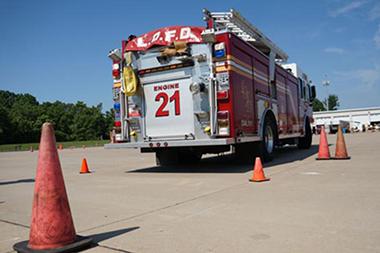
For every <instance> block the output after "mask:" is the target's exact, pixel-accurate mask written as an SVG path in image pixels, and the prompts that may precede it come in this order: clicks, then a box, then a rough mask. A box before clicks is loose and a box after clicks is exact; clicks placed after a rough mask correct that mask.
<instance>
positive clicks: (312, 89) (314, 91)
mask: <svg viewBox="0 0 380 253" xmlns="http://www.w3.org/2000/svg"><path fill="white" fill-rule="evenodd" d="M316 97H317V90H316V89H315V86H314V85H313V86H311V97H310V101H313V100H314V99H315V98H316Z"/></svg>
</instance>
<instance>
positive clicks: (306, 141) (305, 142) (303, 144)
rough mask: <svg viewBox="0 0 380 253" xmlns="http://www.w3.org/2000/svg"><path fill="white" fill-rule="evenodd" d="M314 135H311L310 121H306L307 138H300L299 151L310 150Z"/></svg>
mask: <svg viewBox="0 0 380 253" xmlns="http://www.w3.org/2000/svg"><path fill="white" fill-rule="evenodd" d="M312 137H313V136H312V133H311V127H310V123H309V120H307V121H306V126H305V136H304V137H300V138H298V145H297V146H298V148H299V149H308V148H310V146H311V141H312Z"/></svg>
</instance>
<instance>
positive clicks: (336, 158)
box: [330, 156, 351, 160]
mask: <svg viewBox="0 0 380 253" xmlns="http://www.w3.org/2000/svg"><path fill="white" fill-rule="evenodd" d="M330 159H332V160H350V159H351V156H347V157H331V158H330Z"/></svg>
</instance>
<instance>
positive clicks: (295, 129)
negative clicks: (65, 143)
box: [106, 10, 315, 165]
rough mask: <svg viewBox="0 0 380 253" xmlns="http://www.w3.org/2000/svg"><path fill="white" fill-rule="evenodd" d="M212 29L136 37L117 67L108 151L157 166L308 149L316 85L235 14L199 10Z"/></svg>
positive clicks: (116, 57)
mask: <svg viewBox="0 0 380 253" xmlns="http://www.w3.org/2000/svg"><path fill="white" fill-rule="evenodd" d="M203 13H204V19H205V21H206V24H207V25H206V27H193V26H172V27H165V28H161V29H157V30H154V31H151V32H148V33H146V34H143V35H141V36H138V37H136V36H133V35H131V36H130V37H129V38H128V40H126V41H123V42H122V47H121V49H114V50H112V51H111V52H110V53H109V57H110V58H111V59H112V61H113V72H112V73H113V78H114V83H113V99H114V111H115V127H114V130H113V141H112V143H110V144H108V145H106V148H140V150H141V152H155V153H156V158H157V159H156V160H157V164H158V165H168V164H172V163H177V162H195V161H198V160H199V159H200V158H201V156H202V154H206V153H221V152H227V151H232V152H234V153H236V155H237V157H239V158H240V159H250V158H252V157H253V155H254V153H255V152H254V151H260V152H261V154H262V157H263V158H264V160H266V161H268V160H271V159H272V158H273V153H274V149H275V147H277V146H281V145H284V144H297V145H298V147H299V148H309V147H310V145H311V137H312V132H311V128H310V123H311V122H312V121H313V119H312V108H311V106H310V105H311V101H312V100H313V98H315V87H314V86H311V81H310V80H309V79H308V77H307V75H306V74H305V73H304V72H302V70H301V69H300V68H299V66H298V65H297V64H287V63H286V61H287V58H288V56H287V54H286V53H285V52H284V51H282V50H281V49H280V48H279V47H278V46H276V45H275V44H274V43H273V42H272V41H271V40H270V39H269V38H267V37H266V36H265V35H264V34H263V33H262V32H261V31H260V30H259V29H257V28H256V27H255V26H254V25H252V24H251V23H250V22H249V21H247V20H246V19H245V18H243V17H242V16H241V15H240V14H239V13H238V12H237V11H235V10H230V11H228V12H210V11H208V10H203Z"/></svg>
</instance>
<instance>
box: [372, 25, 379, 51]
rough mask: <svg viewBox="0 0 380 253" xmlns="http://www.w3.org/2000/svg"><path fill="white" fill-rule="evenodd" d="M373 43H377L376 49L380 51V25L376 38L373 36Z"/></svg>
mask: <svg viewBox="0 0 380 253" xmlns="http://www.w3.org/2000/svg"><path fill="white" fill-rule="evenodd" d="M373 41H374V42H375V46H376V48H378V49H380V25H379V26H378V27H377V31H376V33H375V36H373Z"/></svg>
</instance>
